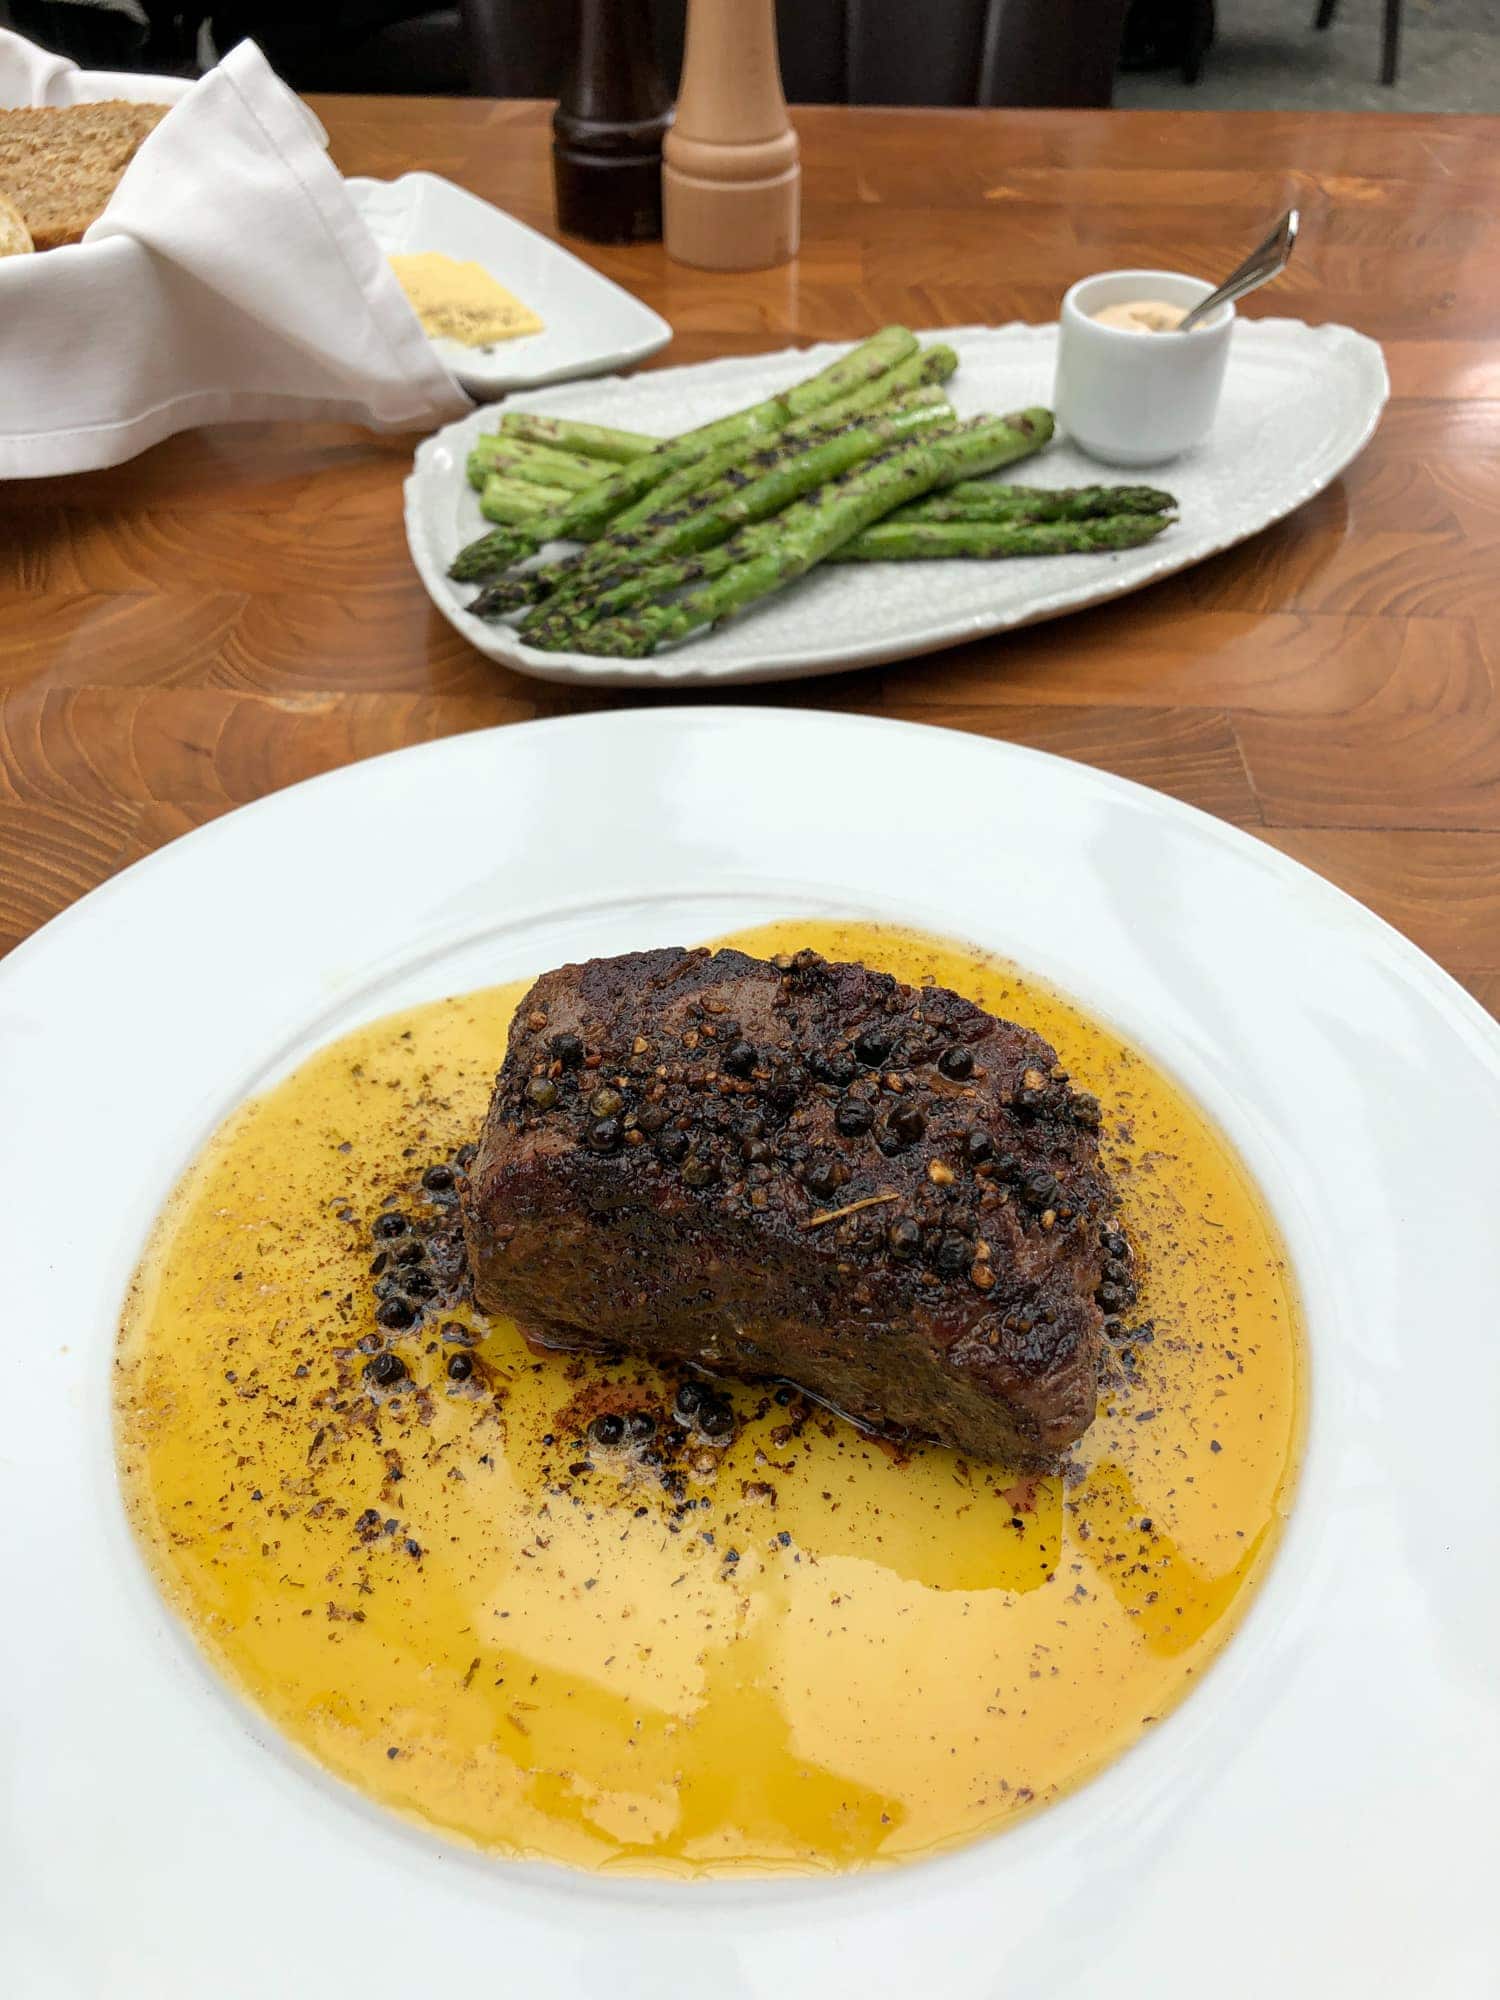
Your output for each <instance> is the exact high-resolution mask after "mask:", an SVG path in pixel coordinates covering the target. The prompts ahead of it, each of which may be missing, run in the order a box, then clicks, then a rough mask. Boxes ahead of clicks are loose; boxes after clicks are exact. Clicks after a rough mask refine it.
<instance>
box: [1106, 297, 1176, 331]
mask: <svg viewBox="0 0 1500 2000" xmlns="http://www.w3.org/2000/svg"><path fill="white" fill-rule="evenodd" d="M1188 310H1189V309H1188V307H1186V306H1169V305H1168V304H1167V302H1166V300H1165V299H1128V300H1123V301H1122V302H1121V303H1120V304H1119V305H1115V306H1100V308H1099V310H1098V312H1096V313H1094V314H1093V315H1092V317H1093V319H1094V320H1095V322H1096V323H1097V324H1098V325H1099V326H1118V327H1123V328H1124V330H1125V331H1126V332H1127V333H1175V332H1176V330H1177V328H1178V327H1179V326H1181V324H1182V322H1183V321H1184V320H1185V319H1186V318H1187V316H1188Z"/></svg>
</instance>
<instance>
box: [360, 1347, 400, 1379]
mask: <svg viewBox="0 0 1500 2000" xmlns="http://www.w3.org/2000/svg"><path fill="white" fill-rule="evenodd" d="M365 1373H366V1374H367V1375H368V1376H369V1378H370V1380H371V1381H372V1382H378V1383H379V1385H380V1387H381V1388H382V1389H389V1388H392V1387H393V1386H394V1385H395V1384H396V1383H397V1382H401V1381H404V1380H405V1378H406V1363H405V1362H404V1361H403V1360H402V1359H401V1356H400V1355H399V1354H392V1353H391V1351H390V1350H389V1348H387V1349H386V1351H385V1353H383V1354H377V1355H376V1356H375V1358H374V1360H373V1361H368V1362H366V1363H365Z"/></svg>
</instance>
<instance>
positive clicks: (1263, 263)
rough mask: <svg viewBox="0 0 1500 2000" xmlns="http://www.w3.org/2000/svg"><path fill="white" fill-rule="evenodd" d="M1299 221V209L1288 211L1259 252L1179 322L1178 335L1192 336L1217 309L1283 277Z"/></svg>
mask: <svg viewBox="0 0 1500 2000" xmlns="http://www.w3.org/2000/svg"><path fill="white" fill-rule="evenodd" d="M1298 221H1299V217H1298V214H1297V211H1296V209H1295V208H1289V209H1288V210H1287V212H1286V214H1285V215H1284V216H1282V218H1281V220H1280V222H1278V223H1277V225H1276V227H1275V228H1274V229H1273V230H1272V231H1271V233H1270V235H1269V236H1268V237H1267V238H1266V240H1265V242H1264V243H1262V244H1261V245H1260V246H1259V248H1258V249H1255V250H1252V251H1251V252H1250V255H1249V256H1248V257H1247V258H1246V259H1245V261H1244V263H1243V264H1240V265H1238V266H1237V267H1236V268H1235V269H1234V270H1233V271H1231V272H1230V274H1229V276H1228V277H1227V278H1226V279H1225V280H1224V282H1223V284H1222V285H1220V287H1219V289H1218V290H1217V291H1216V292H1210V293H1209V295H1208V297H1207V298H1206V299H1200V300H1199V301H1198V303H1197V305H1195V306H1194V307H1193V309H1192V311H1191V312H1190V313H1188V314H1187V315H1186V317H1185V318H1183V319H1182V320H1180V321H1179V322H1178V326H1177V331H1178V332H1179V333H1190V332H1191V331H1192V329H1193V328H1194V327H1195V326H1198V325H1200V324H1201V322H1202V321H1204V320H1205V319H1207V318H1208V315H1209V314H1210V313H1211V312H1213V311H1214V309H1215V308H1216V307H1217V306H1226V305H1228V303H1229V301H1230V300H1231V299H1242V298H1243V297H1244V296H1245V294H1246V292H1253V291H1254V290H1255V289H1256V288H1257V286H1260V285H1266V284H1269V283H1270V281H1271V280H1272V278H1278V277H1280V275H1281V273H1282V272H1283V271H1284V270H1285V269H1286V267H1287V260H1288V259H1289V258H1290V256H1291V254H1292V246H1293V245H1294V244H1295V243H1296V241H1297V225H1298Z"/></svg>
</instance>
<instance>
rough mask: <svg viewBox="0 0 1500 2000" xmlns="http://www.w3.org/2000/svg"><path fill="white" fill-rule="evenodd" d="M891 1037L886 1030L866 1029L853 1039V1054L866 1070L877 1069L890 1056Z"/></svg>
mask: <svg viewBox="0 0 1500 2000" xmlns="http://www.w3.org/2000/svg"><path fill="white" fill-rule="evenodd" d="M892 1043H893V1037H892V1035H891V1033H890V1031H889V1029H887V1028H866V1029H865V1031H864V1033H863V1034H861V1035H858V1036H856V1037H855V1042H854V1053H855V1055H856V1056H858V1058H859V1060H860V1061H861V1062H862V1063H863V1064H864V1065H865V1067H866V1068H867V1069H879V1067H880V1065H881V1064H882V1063H883V1062H884V1061H885V1059H886V1057H887V1056H888V1055H889V1054H890V1052H891V1048H892Z"/></svg>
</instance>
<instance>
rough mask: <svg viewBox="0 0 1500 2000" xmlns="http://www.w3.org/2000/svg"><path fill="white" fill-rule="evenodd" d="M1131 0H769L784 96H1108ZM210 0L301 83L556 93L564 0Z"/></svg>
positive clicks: (677, 15)
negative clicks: (438, 3)
mask: <svg viewBox="0 0 1500 2000" xmlns="http://www.w3.org/2000/svg"><path fill="white" fill-rule="evenodd" d="M1126 5H1127V0H778V6H777V16H778V20H779V23H780V30H781V56H782V69H783V73H784V79H785V83H786V92H787V96H788V97H789V98H790V99H791V100H792V101H793V102H794V103H801V104H1012V105H1020V104H1069V105H1103V104H1108V103H1109V101H1110V92H1111V88H1112V85H1113V80H1114V72H1115V63H1116V59H1117V57H1118V55H1119V49H1120V37H1121V33H1122V31H1123V28H1124V20H1125V11H1126ZM205 11H206V12H207V13H208V14H209V15H210V16H211V18H212V22H213V30H214V39H215V42H216V44H217V45H218V46H219V47H220V48H226V47H228V46H230V44H231V43H233V42H234V41H237V40H238V39H239V38H240V36H241V35H247V34H250V35H254V36H255V38H256V40H257V41H259V42H260V43H261V44H262V46H263V47H264V48H265V50H266V53H267V55H269V56H270V58H271V60H272V61H273V62H274V63H275V64H276V66H277V68H278V69H279V70H280V71H281V73H282V75H284V76H285V77H286V78H287V80H288V82H290V83H292V84H294V85H295V86H296V87H297V88H298V89H299V90H368V91H396V92H429V91H431V92H439V93H444V92H455V93H462V92H468V93H471V94H473V95H475V96H482V97H555V96H556V95H557V93H558V89H559V86H560V84H561V80H562V75H563V71H564V69H565V67H566V64H567V60H568V55H569V51H570V48H571V44H572V38H573V19H574V15H573V8H572V6H571V5H570V4H568V0H455V4H453V5H451V6H448V7H443V8H434V9H429V10H425V11H424V10H423V9H422V8H421V6H420V5H419V4H414V0H343V4H333V5H328V4H325V5H323V6H317V5H316V4H313V5H309V6H305V7H303V8H301V9H294V8H291V7H288V6H285V5H282V6H276V5H268V4H265V0H226V4H224V5H219V6H215V5H213V4H211V0H210V4H209V5H208V6H207V7H206V9H205ZM685 11H686V0H652V12H653V15H654V19H655V27H656V36H657V43H658V51H659V56H660V61H661V69H662V74H663V76H665V77H666V78H667V79H668V80H669V82H670V83H673V84H674V85H675V79H676V77H677V75H678V72H679V70H680V68H681V65H682V35H683V19H684V15H685Z"/></svg>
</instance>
